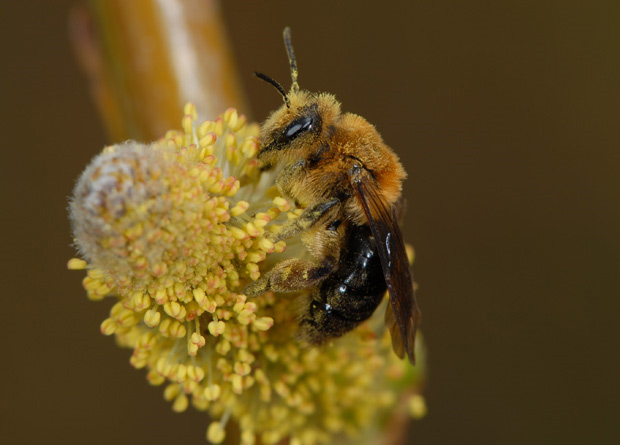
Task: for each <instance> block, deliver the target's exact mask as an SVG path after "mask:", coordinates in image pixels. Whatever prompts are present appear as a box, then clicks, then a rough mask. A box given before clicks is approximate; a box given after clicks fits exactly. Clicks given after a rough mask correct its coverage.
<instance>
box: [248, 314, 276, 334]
mask: <svg viewBox="0 0 620 445" xmlns="http://www.w3.org/2000/svg"><path fill="white" fill-rule="evenodd" d="M252 326H254V327H255V328H256V329H258V330H259V331H267V330H268V329H269V328H271V327H272V326H273V318H271V317H260V318H257V319H256V320H254V323H252Z"/></svg>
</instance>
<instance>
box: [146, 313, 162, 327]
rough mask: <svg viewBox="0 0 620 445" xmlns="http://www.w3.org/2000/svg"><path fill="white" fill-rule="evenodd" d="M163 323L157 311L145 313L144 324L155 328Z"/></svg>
mask: <svg viewBox="0 0 620 445" xmlns="http://www.w3.org/2000/svg"><path fill="white" fill-rule="evenodd" d="M160 321H161V314H160V313H159V312H158V311H157V310H155V309H149V310H148V311H146V312H145V313H144V324H145V325H147V326H148V327H150V328H154V327H155V326H157V325H158V324H159V322H160Z"/></svg>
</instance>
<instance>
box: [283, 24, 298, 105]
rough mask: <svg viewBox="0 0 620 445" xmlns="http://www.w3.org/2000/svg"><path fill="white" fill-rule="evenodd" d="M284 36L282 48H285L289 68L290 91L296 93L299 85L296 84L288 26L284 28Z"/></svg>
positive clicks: (293, 55)
mask: <svg viewBox="0 0 620 445" xmlns="http://www.w3.org/2000/svg"><path fill="white" fill-rule="evenodd" d="M282 35H283V36H284V46H285V47H286V54H287V55H288V64H289V66H290V67H291V80H292V81H293V83H292V84H291V91H293V93H296V92H298V91H299V84H298V83H297V61H296V60H295V52H294V51H293V44H292V43H291V28H289V27H288V26H287V27H286V28H284V32H283V33H282Z"/></svg>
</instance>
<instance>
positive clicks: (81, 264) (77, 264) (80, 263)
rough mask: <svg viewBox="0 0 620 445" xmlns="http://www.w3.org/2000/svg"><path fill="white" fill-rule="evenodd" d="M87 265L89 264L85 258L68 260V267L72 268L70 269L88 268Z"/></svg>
mask: <svg viewBox="0 0 620 445" xmlns="http://www.w3.org/2000/svg"><path fill="white" fill-rule="evenodd" d="M87 265H88V264H87V263H86V261H84V260H81V259H79V258H71V259H70V260H69V261H68V262H67V269H70V270H82V269H86V266H87Z"/></svg>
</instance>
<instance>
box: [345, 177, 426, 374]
mask: <svg viewBox="0 0 620 445" xmlns="http://www.w3.org/2000/svg"><path fill="white" fill-rule="evenodd" d="M352 185H353V189H354V190H355V193H356V195H357V198H358V199H359V200H360V203H361V204H362V207H363V208H364V213H365V214H366V217H367V218H368V224H369V226H370V229H371V231H372V234H373V236H374V238H375V242H376V247H377V254H378V255H379V259H380V260H381V267H382V268H383V276H384V277H385V283H386V285H387V288H388V291H389V294H390V303H391V309H392V315H390V314H387V313H386V322H387V325H388V328H389V329H390V333H391V335H392V346H393V347H394V351H395V352H396V354H397V355H398V356H399V357H402V356H403V355H404V354H403V352H404V351H406V352H407V356H408V357H409V361H410V362H411V363H415V354H414V346H415V333H416V329H417V324H418V321H419V319H420V310H419V309H418V306H417V304H416V301H415V295H414V291H413V279H412V278H411V271H410V268H409V261H408V260H407V251H406V250H405V244H404V243H403V237H402V235H401V233H400V227H399V226H398V221H397V217H396V212H395V210H394V209H391V208H388V207H387V206H386V204H385V203H384V201H383V199H382V197H381V196H380V195H379V193H378V192H377V186H376V185H375V182H374V180H373V179H372V177H371V176H370V175H368V174H366V175H364V174H357V175H355V174H354V175H353V177H352ZM394 319H395V321H396V322H395V323H394V321H393V320H394ZM396 326H397V327H398V329H396Z"/></svg>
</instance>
